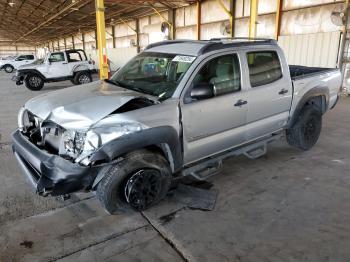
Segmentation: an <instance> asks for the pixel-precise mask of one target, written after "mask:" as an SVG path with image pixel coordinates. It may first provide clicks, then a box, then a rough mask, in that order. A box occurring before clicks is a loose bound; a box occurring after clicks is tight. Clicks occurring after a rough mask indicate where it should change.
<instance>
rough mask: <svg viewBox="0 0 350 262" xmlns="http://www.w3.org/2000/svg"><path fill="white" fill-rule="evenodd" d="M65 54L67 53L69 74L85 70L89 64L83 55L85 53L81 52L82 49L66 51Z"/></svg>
mask: <svg viewBox="0 0 350 262" xmlns="http://www.w3.org/2000/svg"><path fill="white" fill-rule="evenodd" d="M66 55H67V61H68V67H69V71H70V73H71V74H73V72H74V71H79V70H86V69H88V68H89V64H88V61H87V58H86V56H85V53H83V52H82V51H79V50H72V51H67V52H66ZM78 67H81V68H78Z"/></svg>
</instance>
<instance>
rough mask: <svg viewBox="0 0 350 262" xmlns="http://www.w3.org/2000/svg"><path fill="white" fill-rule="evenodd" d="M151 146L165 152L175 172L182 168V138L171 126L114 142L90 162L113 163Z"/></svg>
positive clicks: (106, 145)
mask: <svg viewBox="0 0 350 262" xmlns="http://www.w3.org/2000/svg"><path fill="white" fill-rule="evenodd" d="M149 146H157V147H158V148H159V149H161V150H162V151H163V153H164V155H165V156H166V158H167V160H168V161H169V163H170V167H171V169H172V171H173V172H176V171H178V170H179V169H181V168H182V164H183V159H182V150H181V148H182V147H181V143H180V138H179V135H178V133H177V131H176V130H175V129H174V128H173V127H170V126H161V127H154V128H149V129H144V130H141V131H138V132H135V133H131V134H127V135H125V136H122V137H119V138H117V139H115V140H112V141H110V142H108V143H106V144H105V145H103V146H102V147H101V148H99V149H98V150H97V151H96V152H95V153H94V154H93V155H92V156H91V158H90V161H91V162H96V161H103V162H112V161H113V160H114V159H116V158H117V157H119V156H122V155H124V154H126V153H128V152H132V151H134V150H137V149H141V148H145V147H149Z"/></svg>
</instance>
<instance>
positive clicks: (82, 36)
mask: <svg viewBox="0 0 350 262" xmlns="http://www.w3.org/2000/svg"><path fill="white" fill-rule="evenodd" d="M81 41H82V42H83V50H84V51H85V34H84V33H81Z"/></svg>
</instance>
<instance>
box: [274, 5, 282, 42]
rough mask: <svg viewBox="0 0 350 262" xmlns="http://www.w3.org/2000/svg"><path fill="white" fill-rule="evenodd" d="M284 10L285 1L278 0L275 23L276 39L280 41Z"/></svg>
mask: <svg viewBox="0 0 350 262" xmlns="http://www.w3.org/2000/svg"><path fill="white" fill-rule="evenodd" d="M282 10H283V0H277V11H276V21H275V39H276V40H278V37H279V35H280V33H281V20H282V19H281V18H282Z"/></svg>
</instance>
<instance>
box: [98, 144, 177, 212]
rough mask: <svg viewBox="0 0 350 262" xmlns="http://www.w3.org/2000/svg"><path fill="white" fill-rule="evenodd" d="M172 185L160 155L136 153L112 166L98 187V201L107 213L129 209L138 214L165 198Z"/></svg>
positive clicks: (169, 172)
mask: <svg viewBox="0 0 350 262" xmlns="http://www.w3.org/2000/svg"><path fill="white" fill-rule="evenodd" d="M170 184H171V171H170V168H169V164H168V162H167V160H166V159H165V158H164V157H163V156H162V155H160V154H156V153H153V152H151V151H148V150H138V151H135V152H131V153H129V154H127V155H126V156H125V157H124V158H123V159H122V160H121V161H119V162H118V163H116V164H114V165H113V166H111V167H110V168H109V169H108V170H107V171H106V174H105V176H104V178H103V179H102V180H101V182H100V183H99V184H98V186H97V192H96V194H97V197H98V199H99V200H100V202H101V204H102V206H103V207H104V208H105V210H106V211H107V212H108V213H110V214H113V213H118V212H125V211H127V210H129V209H130V208H132V209H135V210H138V211H141V210H145V209H147V208H149V207H150V206H152V205H154V204H156V203H158V202H159V201H160V200H161V199H162V198H164V197H165V195H166V193H167V192H168V190H169V187H170Z"/></svg>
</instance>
